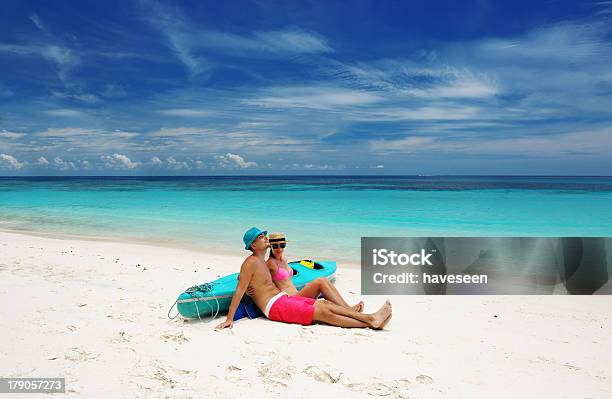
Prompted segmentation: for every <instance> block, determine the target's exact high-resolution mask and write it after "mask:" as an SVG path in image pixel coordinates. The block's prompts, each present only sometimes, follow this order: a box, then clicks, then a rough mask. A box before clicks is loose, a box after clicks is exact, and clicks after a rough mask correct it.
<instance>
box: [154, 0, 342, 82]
mask: <svg viewBox="0 0 612 399" xmlns="http://www.w3.org/2000/svg"><path fill="white" fill-rule="evenodd" d="M142 4H143V10H144V15H143V16H144V18H145V19H146V20H147V21H148V22H149V23H150V24H151V25H152V26H153V27H155V28H156V29H158V30H159V31H160V32H161V33H162V35H163V36H165V37H166V40H167V41H168V44H169V46H170V48H171V49H172V51H173V52H174V53H175V55H176V57H177V58H178V59H179V60H180V61H181V62H182V63H183V64H184V65H185V66H186V67H187V68H188V70H189V72H190V74H191V75H192V76H196V75H200V74H205V73H209V72H210V70H211V69H212V68H214V66H215V65H214V64H213V63H211V62H210V61H209V60H207V59H206V58H204V57H202V56H199V55H197V51H198V50H199V49H210V50H214V51H216V52H219V53H224V54H230V55H233V56H242V57H251V58H252V57H266V56H267V57H270V56H273V57H278V56H291V55H295V54H315V53H328V52H332V51H333V50H332V48H331V47H330V46H329V44H328V43H327V40H326V39H325V38H324V37H323V36H321V35H319V34H317V33H314V32H306V31H303V30H301V29H298V28H290V29H284V30H274V31H256V32H253V33H252V34H250V35H238V34H233V33H227V32H219V31H214V30H206V29H201V28H200V27H199V26H197V25H195V24H193V23H192V22H191V21H190V20H189V19H188V18H186V17H185V15H183V13H182V12H181V11H180V10H178V9H177V8H174V7H170V6H166V5H163V4H161V3H159V2H157V1H154V0H152V1H147V0H143V1H142Z"/></svg>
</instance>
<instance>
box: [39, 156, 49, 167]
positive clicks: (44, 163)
mask: <svg viewBox="0 0 612 399" xmlns="http://www.w3.org/2000/svg"><path fill="white" fill-rule="evenodd" d="M36 163H38V164H39V165H41V166H47V165H49V161H48V160H47V158H45V157H42V156H41V157H39V158H38V159H37V160H36Z"/></svg>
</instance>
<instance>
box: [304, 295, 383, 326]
mask: <svg viewBox="0 0 612 399" xmlns="http://www.w3.org/2000/svg"><path fill="white" fill-rule="evenodd" d="M391 313H392V309H391V302H389V300H387V301H386V302H385V304H384V305H383V306H382V307H381V308H380V309H379V310H378V311H377V312H376V313H372V314H363V313H360V312H357V311H356V310H353V309H351V308H346V307H342V306H339V305H336V304H334V303H331V302H329V301H318V302H316V303H315V313H314V320H315V321H321V322H323V323H327V324H331V325H333V326H338V327H349V328H350V327H353V328H355V327H358V328H364V327H371V328H374V329H379V328H381V326H383V327H384V325H386V323H387V322H388V320H389V319H390V318H391Z"/></svg>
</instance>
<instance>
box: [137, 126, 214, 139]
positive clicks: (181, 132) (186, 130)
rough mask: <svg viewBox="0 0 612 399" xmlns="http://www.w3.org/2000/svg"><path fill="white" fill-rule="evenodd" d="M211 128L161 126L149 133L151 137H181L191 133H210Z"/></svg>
mask: <svg viewBox="0 0 612 399" xmlns="http://www.w3.org/2000/svg"><path fill="white" fill-rule="evenodd" d="M210 132H211V130H210V129H204V128H194V127H177V128H169V129H167V128H161V129H159V130H157V131H154V132H151V133H149V134H148V136H150V137H177V136H178V137H180V136H191V135H205V134H207V133H210Z"/></svg>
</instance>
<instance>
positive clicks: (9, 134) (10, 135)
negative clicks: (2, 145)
mask: <svg viewBox="0 0 612 399" xmlns="http://www.w3.org/2000/svg"><path fill="white" fill-rule="evenodd" d="M23 136H25V133H16V132H9V131H6V130H2V131H0V137H5V138H7V139H18V138H20V137H23Z"/></svg>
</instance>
